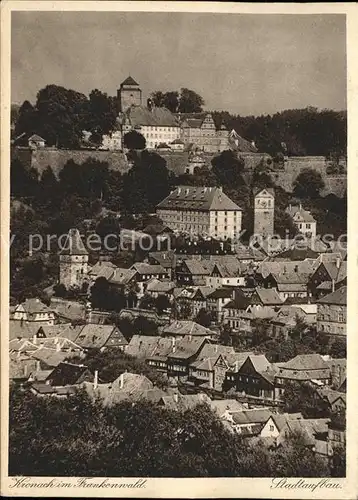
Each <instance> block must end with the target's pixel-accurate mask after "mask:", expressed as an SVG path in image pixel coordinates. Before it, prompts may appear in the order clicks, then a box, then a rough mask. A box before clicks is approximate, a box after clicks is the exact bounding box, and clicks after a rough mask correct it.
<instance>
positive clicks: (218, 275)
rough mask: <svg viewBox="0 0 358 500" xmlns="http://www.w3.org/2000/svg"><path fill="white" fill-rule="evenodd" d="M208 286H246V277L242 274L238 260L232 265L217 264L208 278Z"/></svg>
mask: <svg viewBox="0 0 358 500" xmlns="http://www.w3.org/2000/svg"><path fill="white" fill-rule="evenodd" d="M206 284H207V286H211V287H213V288H218V287H220V286H224V285H225V286H231V287H237V286H244V285H245V277H244V276H243V275H242V273H241V266H240V263H239V261H238V260H236V262H231V263H226V264H224V263H220V262H215V263H214V266H213V268H212V270H211V272H210V274H209V275H207V276H206Z"/></svg>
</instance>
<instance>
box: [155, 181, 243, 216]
mask: <svg viewBox="0 0 358 500" xmlns="http://www.w3.org/2000/svg"><path fill="white" fill-rule="evenodd" d="M157 208H158V209H169V210H170V209H172V210H175V209H179V210H182V209H188V210H203V211H207V210H215V211H220V210H235V211H241V208H240V207H239V206H238V205H236V203H234V202H233V201H232V200H231V199H230V198H229V197H228V196H227V195H226V194H225V193H223V191H222V190H221V189H220V188H218V187H205V186H202V187H198V186H177V188H176V189H175V190H174V191H172V192H171V193H170V194H169V195H168V196H167V197H166V198H165V199H164V200H163V201H161V202H160V203H159V204H158V205H157Z"/></svg>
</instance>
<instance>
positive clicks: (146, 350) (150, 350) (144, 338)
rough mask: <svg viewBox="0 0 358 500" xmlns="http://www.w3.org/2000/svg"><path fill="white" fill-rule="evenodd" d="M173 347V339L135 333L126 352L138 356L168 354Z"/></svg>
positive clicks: (149, 356)
mask: <svg viewBox="0 0 358 500" xmlns="http://www.w3.org/2000/svg"><path fill="white" fill-rule="evenodd" d="M172 349H173V341H172V339H169V338H163V337H160V336H158V335H133V337H132V338H131V340H130V341H129V344H128V346H127V347H126V349H125V352H126V354H129V355H130V356H135V357H138V358H146V359H148V358H151V357H153V356H155V357H157V356H160V357H161V356H164V357H165V356H166V355H167V354H168V353H169V352H171V351H172Z"/></svg>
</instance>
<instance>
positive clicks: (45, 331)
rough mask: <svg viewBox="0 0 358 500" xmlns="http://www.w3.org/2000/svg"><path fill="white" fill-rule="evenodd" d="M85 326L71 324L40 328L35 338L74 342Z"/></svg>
mask: <svg viewBox="0 0 358 500" xmlns="http://www.w3.org/2000/svg"><path fill="white" fill-rule="evenodd" d="M82 326H83V325H72V324H71V323H58V324H56V325H51V326H47V325H44V326H40V327H39V328H38V329H37V331H36V332H35V333H34V337H35V338H36V339H37V340H39V339H53V338H62V339H67V340H69V341H72V342H74V341H75V339H76V338H77V337H78V334H79V333H80V331H81V329H82Z"/></svg>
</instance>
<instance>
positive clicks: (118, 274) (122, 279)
mask: <svg viewBox="0 0 358 500" xmlns="http://www.w3.org/2000/svg"><path fill="white" fill-rule="evenodd" d="M136 274H137V271H136V270H135V269H125V268H121V267H117V268H116V269H115V270H114V271H113V273H112V275H111V277H110V278H109V279H108V282H109V283H111V284H113V285H126V284H127V283H129V282H130V281H131V280H132V279H133V278H134V276H135V275H136Z"/></svg>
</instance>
